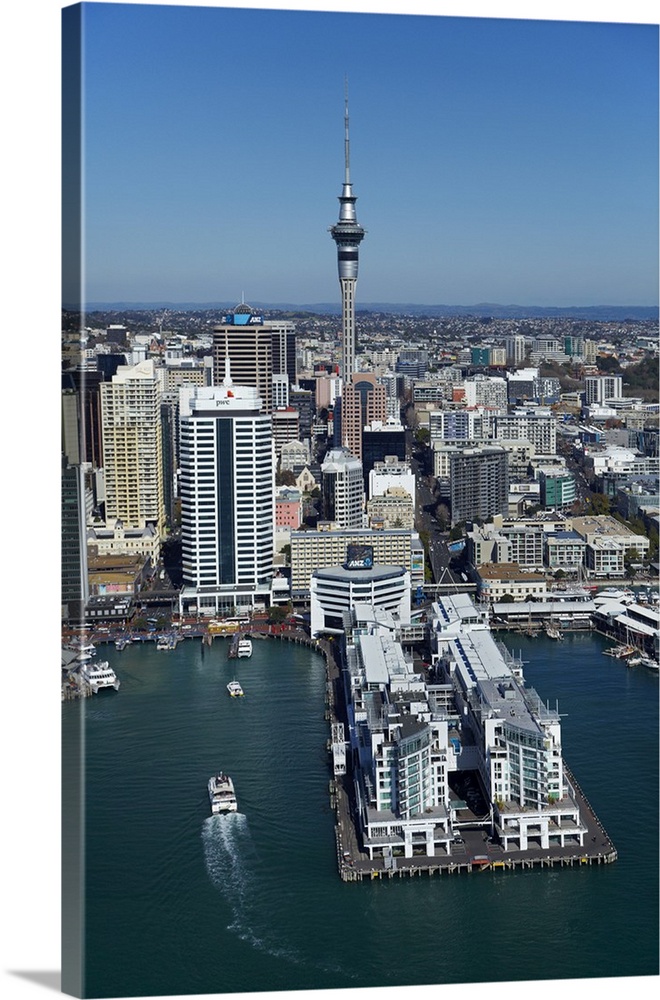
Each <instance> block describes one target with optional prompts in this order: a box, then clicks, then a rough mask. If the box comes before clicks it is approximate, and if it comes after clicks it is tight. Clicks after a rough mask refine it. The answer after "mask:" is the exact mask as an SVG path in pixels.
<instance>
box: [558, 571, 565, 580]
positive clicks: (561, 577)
mask: <svg viewBox="0 0 660 1000" xmlns="http://www.w3.org/2000/svg"><path fill="white" fill-rule="evenodd" d="M565 576H566V574H565V573H564V571H563V569H558V570H557V572H556V573H555V580H563V579H564V577H565Z"/></svg>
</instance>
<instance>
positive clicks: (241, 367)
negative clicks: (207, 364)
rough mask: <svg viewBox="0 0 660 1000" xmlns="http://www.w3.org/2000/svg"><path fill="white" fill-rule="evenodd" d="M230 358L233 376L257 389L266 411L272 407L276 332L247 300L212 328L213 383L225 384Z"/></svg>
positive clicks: (234, 378) (237, 380)
mask: <svg viewBox="0 0 660 1000" xmlns="http://www.w3.org/2000/svg"><path fill="white" fill-rule="evenodd" d="M227 358H231V372H232V379H233V380H234V381H235V382H236V384H237V385H241V386H252V387H253V388H255V389H256V390H257V395H258V396H259V398H260V400H261V406H262V408H263V411H264V413H271V412H272V410H273V385H272V383H273V333H272V330H271V328H270V326H269V325H268V324H266V323H264V321H263V317H261V316H259V315H257V314H256V313H255V312H254V311H253V310H252V309H251V308H250V306H248V305H246V304H245V303H241V305H239V306H236V308H235V309H234V311H233V312H231V313H228V314H227V315H226V316H225V317H224V319H223V322H222V324H221V325H219V326H214V327H213V384H214V385H222V384H223V380H224V378H225V376H226V374H227V370H226V365H227Z"/></svg>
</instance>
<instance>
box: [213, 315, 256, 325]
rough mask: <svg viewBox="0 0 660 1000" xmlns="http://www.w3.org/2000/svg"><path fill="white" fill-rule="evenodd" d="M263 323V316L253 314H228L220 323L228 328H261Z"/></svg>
mask: <svg viewBox="0 0 660 1000" xmlns="http://www.w3.org/2000/svg"><path fill="white" fill-rule="evenodd" d="M263 321H264V318H263V316H257V315H256V314H255V313H228V314H227V315H226V316H225V317H224V318H223V321H222V322H223V323H227V324H229V325H230V326H262V325H263Z"/></svg>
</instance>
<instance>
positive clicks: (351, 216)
mask: <svg viewBox="0 0 660 1000" xmlns="http://www.w3.org/2000/svg"><path fill="white" fill-rule="evenodd" d="M349 148H350V147H349V137H348V93H347V94H346V98H345V104H344V161H345V167H344V186H343V188H342V192H341V194H340V195H339V221H338V222H337V223H336V224H335V225H334V226H331V228H330V232H331V234H332V238H333V240H334V241H335V243H336V244H337V266H338V269H339V284H340V287H341V321H342V366H341V374H342V378H343V380H344V385H346V384H347V383H349V382H350V380H351V376H352V375H353V372H354V371H355V285H356V283H357V276H358V255H359V247H360V243H361V242H362V240H363V239H364V229H363V228H362V226H360V225H358V221H357V215H356V212H355V202H356V201H357V198H356V196H355V195H354V194H353V185H352V184H351V174H350V159H349Z"/></svg>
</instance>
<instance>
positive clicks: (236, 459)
mask: <svg viewBox="0 0 660 1000" xmlns="http://www.w3.org/2000/svg"><path fill="white" fill-rule="evenodd" d="M227 367H229V366H227ZM180 407H181V445H180V456H181V459H180V467H181V479H180V491H181V529H182V530H181V535H182V550H183V551H182V556H183V582H184V586H183V589H182V592H181V597H180V607H181V610H182V611H185V610H187V609H190V608H191V607H192V606H193V605H196V606H197V608H198V610H199V612H200V613H202V614H217V613H218V612H221V611H227V610H230V609H231V608H233V607H236V608H237V609H239V610H240V609H241V608H243V609H247V608H249V607H250V606H251V605H253V604H254V603H255V601H258V602H260V603H262V602H268V601H269V599H270V592H271V581H272V577H273V525H274V461H273V442H272V430H271V418H270V416H269V415H267V414H265V413H260V410H261V408H262V402H261V399H260V397H259V395H258V393H257V390H256V389H255V388H252V387H249V386H238V385H234V384H233V383H232V382H231V377H230V376H229V377H225V380H224V383H223V385H221V386H213V387H209V388H201V387H200V388H195V389H194V391H192V392H190V390H188V391H187V392H186V391H184V392H182V393H181V400H180Z"/></svg>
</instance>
